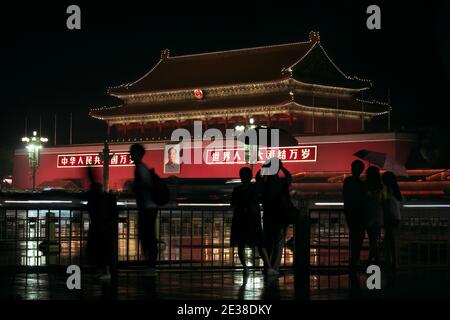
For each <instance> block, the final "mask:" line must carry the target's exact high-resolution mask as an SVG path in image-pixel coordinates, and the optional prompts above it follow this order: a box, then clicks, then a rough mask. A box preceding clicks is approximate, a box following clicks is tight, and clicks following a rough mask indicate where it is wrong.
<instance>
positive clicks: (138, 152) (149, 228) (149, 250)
mask: <svg viewBox="0 0 450 320" xmlns="http://www.w3.org/2000/svg"><path fill="white" fill-rule="evenodd" d="M144 154H145V149H144V147H143V146H142V145H140V144H133V145H132V146H131V147H130V156H131V160H133V162H134V164H135V169H134V182H133V192H134V194H135V196H136V206H137V209H138V238H139V242H140V243H141V247H142V251H143V253H144V256H145V259H146V262H147V267H148V269H147V271H146V273H145V275H146V276H149V277H155V276H156V275H157V273H156V259H157V255H158V249H157V239H156V218H157V214H158V208H157V207H158V206H157V204H156V201H155V196H154V184H155V179H154V176H153V174H152V171H151V170H149V168H148V167H147V166H146V165H145V164H144V163H143V162H142V158H143V157H144Z"/></svg>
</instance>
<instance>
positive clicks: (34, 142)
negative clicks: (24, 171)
mask: <svg viewBox="0 0 450 320" xmlns="http://www.w3.org/2000/svg"><path fill="white" fill-rule="evenodd" d="M47 141H48V139H47V138H44V137H38V136H37V132H36V131H33V136H32V137H31V138H28V137H23V138H22V142H24V143H26V147H25V148H26V149H27V153H28V166H29V167H30V168H31V169H32V170H33V174H32V179H33V191H35V190H36V169H37V168H38V167H39V160H40V159H39V158H40V154H41V149H42V144H43V143H45V142H47Z"/></svg>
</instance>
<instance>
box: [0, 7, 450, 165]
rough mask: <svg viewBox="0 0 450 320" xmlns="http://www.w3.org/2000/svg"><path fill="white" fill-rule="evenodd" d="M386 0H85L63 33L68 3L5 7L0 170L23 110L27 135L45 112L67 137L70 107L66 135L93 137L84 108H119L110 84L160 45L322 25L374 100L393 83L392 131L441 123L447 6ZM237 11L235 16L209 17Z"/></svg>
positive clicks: (198, 44)
mask: <svg viewBox="0 0 450 320" xmlns="http://www.w3.org/2000/svg"><path fill="white" fill-rule="evenodd" d="M341 2H342V3H344V4H342V3H341ZM391 2H394V3H395V4H389V5H388V4H384V3H381V2H379V1H371V2H367V1H360V2H357V3H356V4H355V3H351V2H343V1H330V2H323V1H298V3H297V2H296V4H295V6H293V5H292V4H281V3H280V5H279V6H278V7H273V8H272V7H270V8H269V7H265V6H264V5H261V7H262V8H263V9H264V11H261V12H256V11H248V13H247V12H246V11H244V10H238V11H237V10H234V11H230V8H229V7H228V8H225V7H224V8H223V10H222V9H221V6H220V5H219V6H218V7H217V8H215V9H213V8H211V12H206V11H204V10H202V11H200V12H199V11H197V10H195V9H194V8H195V6H192V7H190V8H189V7H188V10H186V11H185V12H189V13H196V14H198V15H197V16H175V15H173V16H154V15H152V14H151V13H153V12H156V13H165V12H167V10H159V9H158V10H153V9H152V8H150V9H152V10H150V9H149V8H144V7H142V8H141V7H139V6H136V5H133V6H130V7H129V8H128V7H127V8H124V7H123V6H120V7H119V5H115V6H113V7H111V5H109V6H106V5H105V6H99V7H93V6H92V5H88V4H84V3H82V4H81V10H82V30H81V31H68V30H67V29H65V19H66V17H67V15H66V14H65V8H66V5H65V4H58V5H56V4H55V5H52V4H47V5H46V7H45V8H44V7H42V6H43V5H41V4H39V5H35V6H33V7H29V6H23V7H17V6H16V7H14V8H11V10H9V11H8V10H2V16H3V17H2V21H1V23H2V25H1V27H2V28H1V30H2V31H1V33H2V44H1V46H2V56H3V58H2V69H1V70H2V75H1V77H0V78H1V81H2V89H3V90H2V91H3V94H2V104H1V120H0V121H1V125H0V134H1V137H2V145H1V149H2V154H3V156H2V158H3V159H0V161H2V164H1V168H2V170H0V171H1V173H2V174H4V171H5V170H6V169H5V168H7V167H8V165H7V164H6V162H5V160H4V158H5V156H4V154H5V153H4V152H5V151H4V150H11V149H12V148H13V147H14V146H17V145H20V142H19V141H20V137H21V136H22V135H23V131H24V118H25V117H28V119H29V131H30V132H31V130H32V128H36V129H37V128H38V122H39V115H42V117H43V134H45V135H47V136H48V137H49V138H50V139H51V141H53V115H54V113H57V116H58V127H59V130H58V143H67V142H68V119H69V112H73V114H74V142H75V143H83V142H89V141H91V142H96V141H101V140H102V138H103V133H104V125H103V124H102V123H101V122H100V121H98V120H93V119H89V117H88V116H87V113H88V110H89V108H90V107H92V106H103V105H110V104H113V103H115V102H116V101H115V100H114V99H112V98H111V97H108V96H107V94H106V89H107V87H108V86H111V85H118V84H121V83H124V82H129V81H134V80H136V79H137V78H139V77H140V76H142V75H143V74H144V73H146V72H147V71H148V70H149V69H150V68H151V67H152V66H153V65H154V64H155V63H156V62H157V61H158V60H159V56H160V52H161V50H162V49H164V48H170V51H171V55H181V54H189V53H201V52H207V51H217V50H225V49H236V48H244V47H252V46H261V45H270V44H279V43H286V42H297V41H305V40H307V39H308V33H309V31H310V30H317V31H319V32H320V35H321V41H322V44H323V46H324V47H325V49H326V50H327V52H328V54H329V55H330V56H331V57H332V59H333V60H334V61H335V62H336V64H337V65H338V66H339V67H340V68H341V69H342V70H343V71H344V72H346V73H347V74H350V75H357V76H359V77H362V78H369V79H372V80H373V81H374V82H375V86H376V87H377V88H378V91H377V93H378V95H379V96H380V98H381V99H383V100H385V99H386V95H387V94H386V93H387V88H390V90H391V101H392V105H393V108H394V114H393V121H394V125H395V127H396V128H405V129H413V128H415V127H418V126H422V125H439V124H444V121H446V119H445V117H443V116H440V115H443V114H445V112H446V109H447V108H448V107H449V104H448V102H447V101H448V90H449V83H450V81H449V79H450V60H449V59H450V58H449V57H450V50H449V46H450V36H449V30H450V28H449V22H448V21H450V14H449V11H450V10H449V8H450V4H448V1H442V2H439V1H427V2H423V3H421V4H420V3H418V4H416V2H404V3H403V2H399V1H391ZM373 3H375V4H379V5H380V7H381V10H382V30H377V31H371V30H368V29H367V28H366V26H365V21H366V18H367V14H366V13H365V9H366V8H367V6H368V5H369V4H373ZM199 7H200V6H199ZM202 7H203V9H205V8H206V6H202ZM248 9H249V8H248ZM248 9H247V10H248ZM269 9H270V10H269ZM236 12H238V13H242V15H240V16H227V15H222V16H217V15H213V13H214V14H217V13H224V14H225V13H230V14H231V13H236ZM5 13H6V15H5ZM180 13H182V12H180Z"/></svg>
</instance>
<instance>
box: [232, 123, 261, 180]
mask: <svg viewBox="0 0 450 320" xmlns="http://www.w3.org/2000/svg"><path fill="white" fill-rule="evenodd" d="M249 129H256V125H255V119H253V118H250V119H249V123H248V124H245V125H237V126H236V127H235V130H236V132H237V134H238V135H240V134H242V133H244V131H245V130H249ZM256 134H258V133H256ZM244 157H245V163H248V164H250V169H251V170H252V172H253V168H254V166H255V165H256V163H257V162H258V143H257V144H256V145H255V144H252V143H250V141H249V143H247V142H246V141H244Z"/></svg>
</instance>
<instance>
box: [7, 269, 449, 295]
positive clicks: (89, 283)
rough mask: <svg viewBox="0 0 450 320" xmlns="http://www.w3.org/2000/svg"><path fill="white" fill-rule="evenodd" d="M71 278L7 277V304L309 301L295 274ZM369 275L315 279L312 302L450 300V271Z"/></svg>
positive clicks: (127, 272) (126, 273) (133, 272)
mask: <svg viewBox="0 0 450 320" xmlns="http://www.w3.org/2000/svg"><path fill="white" fill-rule="evenodd" d="M66 279H67V275H66V274H65V273H64V272H53V273H12V272H3V273H2V275H1V276H0V280H1V287H0V288H1V289H0V290H1V291H0V298H1V299H25V300H34V299H39V300H73V299H84V300H91V299H120V300H127V299H132V300H136V299H171V300H178V299H180V300H185V299H186V300H190V299H196V300H203V299H208V300H214V299H231V300H234V299H241V300H260V299H262V300H279V299H281V300H292V299H298V298H300V299H306V297H304V296H299V293H298V292H297V293H296V290H295V285H294V275H293V273H292V271H289V270H288V271H285V272H284V273H283V274H282V275H281V276H280V277H278V278H275V279H266V278H265V277H264V276H263V274H262V272H261V271H257V270H255V271H250V272H249V274H248V276H247V277H244V275H243V273H242V271H239V270H234V271H230V270H227V271H192V270H191V271H181V270H179V271H175V270H170V271H168V270H167V271H164V270H163V271H160V272H159V275H158V277H156V278H146V277H143V276H142V271H141V270H136V269H134V270H130V269H128V270H120V271H119V272H118V275H117V277H116V278H115V279H113V280H111V281H100V280H98V279H97V278H96V275H95V273H93V272H83V273H82V288H81V290H72V291H71V290H68V289H67V287H66ZM365 282H366V276H365V275H361V276H360V277H359V279H358V281H357V283H359V285H360V287H361V288H360V289H357V288H356V289H355V288H354V289H350V288H349V279H348V276H347V275H346V274H340V275H339V274H338V275H326V274H322V275H312V276H311V277H310V291H309V293H310V294H309V299H313V300H317V299H320V300H322V299H327V300H336V299H338V300H341V299H361V298H362V299H367V298H368V299H410V298H412V299H416V298H417V299H423V298H429V299H436V298H438V299H450V270H408V271H399V273H398V275H397V277H396V279H395V281H393V280H392V279H391V280H390V281H388V279H387V277H385V278H384V279H383V281H382V282H383V289H382V290H368V289H367V288H366V287H365Z"/></svg>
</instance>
